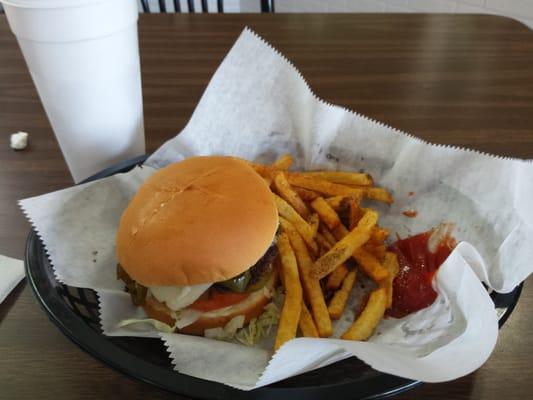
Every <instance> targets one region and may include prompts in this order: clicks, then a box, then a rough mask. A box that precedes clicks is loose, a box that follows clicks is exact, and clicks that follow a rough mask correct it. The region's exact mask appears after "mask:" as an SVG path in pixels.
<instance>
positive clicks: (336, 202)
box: [326, 192, 363, 211]
mask: <svg viewBox="0 0 533 400" xmlns="http://www.w3.org/2000/svg"><path fill="white" fill-rule="evenodd" d="M362 196H363V193H362V192H361V197H362ZM345 199H346V196H333V197H328V198H327V199H326V201H327V202H328V204H329V205H330V206H331V208H333V209H334V210H335V211H339V208H340V206H341V203H342V202H343V201H344V200H345Z"/></svg>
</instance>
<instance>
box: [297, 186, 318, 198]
mask: <svg viewBox="0 0 533 400" xmlns="http://www.w3.org/2000/svg"><path fill="white" fill-rule="evenodd" d="M293 189H294V191H295V192H296V193H298V196H300V198H301V199H302V200H303V201H313V200H314V199H316V198H317V197H320V196H321V194H320V193H318V192H315V191H314V190H309V189H304V188H301V187H298V186H294V187H293Z"/></svg>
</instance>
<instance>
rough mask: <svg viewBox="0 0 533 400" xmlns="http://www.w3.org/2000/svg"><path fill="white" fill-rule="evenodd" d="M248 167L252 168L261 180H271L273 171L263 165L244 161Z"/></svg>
mask: <svg viewBox="0 0 533 400" xmlns="http://www.w3.org/2000/svg"><path fill="white" fill-rule="evenodd" d="M246 162H247V163H248V165H250V167H252V168H253V169H254V170H255V172H257V173H258V174H259V175H261V176H262V177H263V178H268V179H270V180H272V178H273V175H274V172H275V170H274V169H273V168H272V167H270V166H268V165H263V164H257V163H254V162H251V161H246Z"/></svg>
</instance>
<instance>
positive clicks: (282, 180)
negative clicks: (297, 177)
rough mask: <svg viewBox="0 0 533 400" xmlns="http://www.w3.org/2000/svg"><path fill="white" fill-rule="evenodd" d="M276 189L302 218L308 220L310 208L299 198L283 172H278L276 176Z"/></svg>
mask: <svg viewBox="0 0 533 400" xmlns="http://www.w3.org/2000/svg"><path fill="white" fill-rule="evenodd" d="M274 188H275V189H276V191H277V192H278V194H279V195H280V196H281V198H283V199H284V200H285V201H286V202H287V203H289V204H290V205H291V206H292V207H293V208H294V209H295V210H296V212H297V213H298V214H300V215H301V216H302V218H304V219H307V218H308V217H309V208H307V206H306V205H305V203H304V202H303V200H302V199H301V198H300V196H298V193H296V192H295V191H294V190H293V189H292V187H291V184H290V183H289V181H287V177H286V175H285V173H284V172H283V171H278V172H276V173H275V174H274Z"/></svg>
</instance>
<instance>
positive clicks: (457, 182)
mask: <svg viewBox="0 0 533 400" xmlns="http://www.w3.org/2000/svg"><path fill="white" fill-rule="evenodd" d="M285 152H290V153H292V154H293V155H294V156H295V158H296V164H297V165H296V167H297V168H298V169H319V168H320V169H341V170H359V169H365V170H366V171H368V172H370V173H371V174H372V175H373V177H374V178H375V180H376V182H377V183H378V184H379V185H381V186H385V187H387V188H389V189H391V190H392V192H393V194H394V197H395V203H394V204H393V205H392V206H391V207H388V206H384V205H378V204H375V203H374V204H373V206H375V207H377V208H378V209H379V210H380V224H381V225H382V226H385V227H387V228H389V229H391V231H392V232H393V233H399V234H400V235H405V234H408V233H417V232H420V231H425V230H427V229H429V228H431V227H433V226H436V225H437V224H439V223H441V222H443V221H449V222H452V223H455V224H456V226H457V229H456V237H457V238H458V239H459V240H467V241H469V242H470V243H472V245H473V246H475V248H474V247H473V246H472V245H469V244H468V243H461V244H460V245H459V246H458V247H457V248H456V249H455V250H454V252H453V253H452V255H451V256H450V257H449V258H448V260H447V261H446V263H445V264H444V265H443V266H442V268H441V269H440V271H439V273H438V274H437V276H436V281H435V285H436V289H437V291H438V293H439V297H438V299H437V301H436V302H435V303H434V304H433V305H432V306H431V307H428V308H427V309H424V310H421V311H420V312H418V313H416V314H413V315H411V316H409V317H406V318H405V319H401V320H394V319H389V320H385V321H383V322H382V324H381V325H380V326H379V328H378V332H377V333H376V334H375V335H374V336H373V337H372V338H371V340H370V341H369V342H366V343H362V342H350V341H341V340H335V339H304V338H300V339H296V340H293V341H290V342H288V343H287V344H286V345H284V346H283V347H282V348H281V349H280V351H278V352H277V353H276V354H275V355H274V357H273V358H271V359H270V358H269V356H270V354H269V352H268V351H267V350H266V348H264V349H261V348H259V347H256V348H253V349H251V348H247V347H244V346H240V345H236V344H232V343H226V342H219V341H213V340H209V339H205V338H198V337H192V336H186V335H177V334H158V333H157V332H155V331H154V330H153V329H152V328H151V327H150V326H145V327H136V328H135V330H133V329H130V328H121V329H117V327H116V324H117V322H118V321H119V320H120V319H126V318H135V317H139V316H142V315H143V313H142V312H141V311H139V310H137V309H135V308H134V307H132V305H131V304H130V303H128V301H129V299H128V297H127V295H125V294H124V293H122V292H121V289H122V284H121V283H119V282H117V281H116V280H114V276H115V267H116V259H115V255H114V254H115V249H114V235H115V232H116V225H117V223H118V218H119V217H120V213H121V211H122V210H123V208H124V207H125V206H126V204H127V203H128V201H129V199H130V198H131V196H132V195H133V193H134V192H135V190H136V189H137V188H138V186H139V185H140V184H141V183H142V181H143V180H144V179H145V178H146V177H147V176H149V175H150V174H151V173H152V172H153V169H151V168H148V167H144V168H142V169H141V168H136V169H134V170H133V171H131V172H129V173H127V174H120V175H117V176H114V177H111V178H107V179H105V180H102V181H98V182H96V183H92V184H87V185H82V186H79V187H75V188H71V189H66V190H64V191H59V192H54V193H51V194H48V195H44V196H39V197H36V198H31V199H25V200H23V201H21V207H22V208H23V210H24V212H25V213H26V215H27V216H28V218H29V219H30V221H31V222H32V225H33V226H34V228H35V229H36V231H37V232H38V234H39V235H40V237H41V238H42V239H43V242H44V243H45V246H46V249H47V254H48V255H49V256H50V261H51V263H52V265H53V268H54V271H55V273H56V276H57V278H58V280H60V281H61V282H63V283H65V284H68V285H71V286H79V287H90V288H93V289H96V290H98V295H99V299H100V312H101V319H102V321H101V322H102V327H103V329H104V331H105V332H106V334H108V335H129V336H155V335H159V336H161V337H162V339H163V340H164V342H165V344H166V346H167V347H168V349H169V353H170V354H171V357H172V361H173V364H174V365H175V366H176V369H177V370H178V371H180V372H182V373H186V374H189V375H192V376H196V377H200V378H204V379H209V380H214V381H217V382H222V383H225V384H228V385H231V386H234V387H238V388H241V389H251V388H253V387H258V386H262V385H266V384H269V383H272V382H275V381H278V380H281V379H284V378H286V377H289V376H293V375H295V374H298V373H302V372H305V371H309V370H311V369H315V368H318V367H321V366H324V365H327V364H329V363H332V362H335V361H338V360H340V359H343V358H346V357H348V356H349V355H350V354H354V355H356V356H357V357H359V358H360V359H362V360H363V361H365V362H367V363H368V364H369V365H371V366H372V367H374V368H376V369H378V370H381V371H385V372H388V373H392V374H395V375H398V376H403V377H407V378H411V379H417V380H422V381H428V382H437V381H446V380H450V379H455V378H457V377H459V376H462V375H464V374H467V373H469V372H471V371H473V370H475V369H476V368H478V367H479V366H481V365H482V364H483V362H484V361H485V360H486V359H487V358H488V356H489V355H490V353H491V351H492V349H493V347H494V345H495V343H496V338H497V328H498V324H497V318H496V313H495V310H494V306H493V304H492V302H491V300H490V298H489V297H488V295H487V292H486V290H485V289H484V288H483V286H482V285H481V283H480V281H479V279H482V280H484V281H485V282H486V283H487V284H488V285H489V286H490V287H492V288H494V289H496V290H498V291H502V292H508V291H511V290H512V289H513V288H514V287H515V286H516V285H517V284H518V283H520V282H521V281H522V280H524V279H525V278H526V277H527V276H528V275H529V274H530V273H531V271H532V269H533V265H532V264H531V262H530V260H531V259H532V258H533V257H532V256H533V248H531V247H530V246H528V244H527V243H528V242H529V243H531V240H532V239H533V229H532V226H533V209H532V208H531V207H530V205H529V202H528V199H530V198H531V195H532V194H533V164H532V163H530V162H525V161H521V160H515V159H504V158H500V157H493V156H488V155H485V154H480V153H477V152H474V151H470V150H463V149H459V148H453V147H446V146H438V145H431V144H427V143H425V142H423V141H421V140H420V139H417V138H414V137H412V136H410V135H407V134H404V133H402V132H399V131H398V130H395V129H393V128H390V127H387V126H385V125H383V124H381V123H378V122H375V121H372V120H370V119H367V118H365V117H362V116H360V115H358V114H355V113H353V112H351V111H348V110H345V109H342V108H340V107H336V106H332V105H329V104H327V103H325V102H324V101H322V100H319V99H317V98H316V96H315V95H314V94H313V93H312V92H311V90H310V89H309V87H308V85H307V83H306V82H305V80H304V79H303V78H302V77H301V75H300V73H299V72H298V71H297V70H296V69H295V68H294V67H293V66H292V65H291V64H290V63H289V62H288V61H287V60H286V59H285V58H284V57H283V56H281V55H280V54H279V53H278V52H276V51H275V50H273V49H272V48H271V47H270V46H269V45H268V44H266V43H265V42H264V41H262V40H261V39H260V38H258V37H257V36H256V35H255V34H253V33H252V32H251V31H249V30H245V31H244V32H243V33H242V35H241V37H240V38H239V40H238V41H237V42H236V44H235V45H234V47H233V48H232V50H231V51H230V53H229V54H228V55H227V57H226V59H225V60H224V61H223V63H222V65H221V66H220V68H219V69H218V71H217V72H216V74H215V75H214V76H213V79H212V80H211V82H210V84H209V86H208V87H207V89H206V91H205V93H204V95H203V97H202V99H201V101H200V103H199V104H198V106H197V109H196V110H195V112H194V114H193V116H192V117H191V120H190V122H189V124H188V125H187V126H186V128H185V129H184V130H183V131H182V133H181V134H180V135H179V136H178V137H176V138H174V139H172V140H170V141H169V142H167V143H166V144H165V145H164V146H162V147H161V148H160V149H159V150H158V151H157V152H156V153H155V154H154V155H152V157H150V159H149V160H148V162H147V165H148V166H151V167H154V168H159V167H161V166H164V165H166V164H168V163H170V162H173V161H177V160H180V159H183V158H186V157H188V156H192V155H205V154H228V155H236V156H241V157H244V158H248V159H253V160H258V161H272V160H274V159H275V157H277V156H278V155H280V154H282V153H285ZM410 192H414V193H415V194H414V195H411V194H410ZM406 209H414V210H416V211H417V212H418V217H417V218H413V219H410V218H406V217H405V216H403V215H402V211H404V210H406ZM480 254H481V255H480ZM126 314H127V315H126ZM352 318H353V316H352ZM347 319H348V322H349V320H350V317H349V316H348V317H347ZM265 368H266V369H265Z"/></svg>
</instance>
